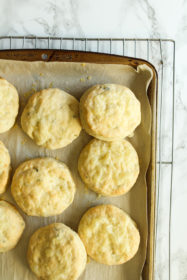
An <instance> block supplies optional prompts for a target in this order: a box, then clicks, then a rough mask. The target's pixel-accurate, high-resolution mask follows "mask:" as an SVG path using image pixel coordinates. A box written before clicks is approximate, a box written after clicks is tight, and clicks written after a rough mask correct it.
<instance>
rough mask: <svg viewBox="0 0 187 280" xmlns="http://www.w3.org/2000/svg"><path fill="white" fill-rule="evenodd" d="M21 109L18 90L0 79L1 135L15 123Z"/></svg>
mask: <svg viewBox="0 0 187 280" xmlns="http://www.w3.org/2000/svg"><path fill="white" fill-rule="evenodd" d="M18 109H19V96H18V92H17V90H16V88H15V87H14V86H13V85H11V84H10V83H9V82H8V81H6V80H5V79H3V78H0V133H3V132H6V131H8V130H9V129H10V128H11V127H12V126H13V125H14V123H15V119H16V117H17V114H18Z"/></svg>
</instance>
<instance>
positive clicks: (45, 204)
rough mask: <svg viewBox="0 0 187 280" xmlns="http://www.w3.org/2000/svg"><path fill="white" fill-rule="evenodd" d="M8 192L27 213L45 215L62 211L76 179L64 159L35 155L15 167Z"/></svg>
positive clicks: (68, 201)
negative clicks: (61, 160) (37, 156)
mask: <svg viewBox="0 0 187 280" xmlns="http://www.w3.org/2000/svg"><path fill="white" fill-rule="evenodd" d="M11 192H12V195H13V197H14V199H15V201H16V203H17V204H18V205H19V207H20V208H21V209H22V210H23V211H24V212H25V213H26V214H27V215H30V216H44V217H47V216H53V215H58V214H60V213H62V212H63V211H64V210H65V209H66V208H67V207H68V206H69V205H70V204H71V203H72V201H73V199H74V195H75V183H74V181H73V178H72V175H71V172H70V170H69V168H68V167H67V166H66V165H65V164H64V163H62V162H60V161H57V160H55V159H53V158H35V159H31V160H28V161H25V162H23V163H22V164H20V165H19V167H18V168H17V169H16V171H15V173H14V176H13V179H12V185H11Z"/></svg>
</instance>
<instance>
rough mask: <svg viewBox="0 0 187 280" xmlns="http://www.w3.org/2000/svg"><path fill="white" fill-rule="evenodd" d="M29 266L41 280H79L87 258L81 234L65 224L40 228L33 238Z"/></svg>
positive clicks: (30, 245) (29, 247)
mask: <svg viewBox="0 0 187 280" xmlns="http://www.w3.org/2000/svg"><path fill="white" fill-rule="evenodd" d="M27 259H28V263H29V265H30V268H31V270H32V271H33V272H34V273H35V274H36V275H37V277H38V278H40V279H45V280H60V279H64V280H65V279H66V280H76V279H78V277H79V276H80V275H81V274H82V272H83V270H84V269H85V266H86V261H87V255H86V250H85V248H84V245H83V243H82V241H81V239H80V238H79V236H78V234H77V233H76V232H74V231H73V230H72V229H70V228H69V227H67V226H66V225H64V224H62V223H54V224H50V225H48V226H45V227H42V228H39V229H38V230H37V231H36V232H35V233H34V234H33V235H32V236H31V238H30V241H29V246H28V253H27Z"/></svg>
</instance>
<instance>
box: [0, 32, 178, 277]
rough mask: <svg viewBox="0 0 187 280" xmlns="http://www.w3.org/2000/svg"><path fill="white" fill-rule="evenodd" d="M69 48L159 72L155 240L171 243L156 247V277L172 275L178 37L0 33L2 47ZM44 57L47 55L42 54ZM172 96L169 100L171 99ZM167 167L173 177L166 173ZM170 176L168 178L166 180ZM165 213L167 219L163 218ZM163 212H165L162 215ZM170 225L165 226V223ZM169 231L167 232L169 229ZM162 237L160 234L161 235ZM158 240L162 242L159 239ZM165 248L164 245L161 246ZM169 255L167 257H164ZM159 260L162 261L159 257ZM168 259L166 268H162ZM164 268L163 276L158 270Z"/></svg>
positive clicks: (0, 45) (0, 46)
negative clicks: (131, 60)
mask: <svg viewBox="0 0 187 280" xmlns="http://www.w3.org/2000/svg"><path fill="white" fill-rule="evenodd" d="M29 48H30V49H33V48H37V49H68V50H83V51H96V52H102V53H110V54H118V55H123V56H132V57H139V58H143V59H145V60H148V61H150V62H151V63H152V64H153V65H154V66H155V68H156V69H157V72H158V79H159V83H158V122H157V123H158V135H157V137H158V154H157V199H156V201H157V205H156V232H155V237H156V241H157V240H158V239H159V238H160V241H162V239H163V233H164V246H165V247H166V244H168V245H167V246H168V248H166V249H167V252H168V256H165V257H164V259H162V256H160V255H159V252H160V249H161V248H157V247H158V246H157V245H156V247H155V262H156V263H155V268H156V270H155V271H156V273H155V279H169V280H170V279H171V222H172V188H173V163H174V117H175V114H174V113H175V41H173V40H170V39H139V38H127V39H126V38H63V37H31V36H25V37H24V36H11V37H8V36H5V37H0V49H29ZM43 59H44V60H45V57H43ZM168 100H169V101H168ZM166 169H168V170H169V173H168V174H170V178H168V176H167V178H166V177H164V176H163V175H164V173H165V170H166ZM168 179H169V182H167V180H168ZM165 184H167V185H168V188H167V190H166V191H167V192H166V195H167V197H168V196H169V208H168V209H163V207H162V208H161V207H160V205H161V203H160V202H161V200H162V199H163V200H164V199H165V194H164V193H163V188H162V186H163V185H165ZM164 188H165V186H164ZM163 213H164V216H166V223H165V221H162V219H163ZM161 214H162V215H161ZM165 224H166V225H167V229H166V225H165ZM166 232H167V236H166V234H165V233H166ZM159 235H160V236H161V237H160V236H159ZM156 244H161V246H163V244H162V242H159V243H157V242H156ZM163 249H165V248H162V250H163ZM165 259H166V261H165ZM158 260H160V262H159V261H158ZM163 262H165V271H163V267H161V266H162V265H163ZM161 269H162V272H163V275H162V277H161V278H160V275H159V274H158V271H160V270H161Z"/></svg>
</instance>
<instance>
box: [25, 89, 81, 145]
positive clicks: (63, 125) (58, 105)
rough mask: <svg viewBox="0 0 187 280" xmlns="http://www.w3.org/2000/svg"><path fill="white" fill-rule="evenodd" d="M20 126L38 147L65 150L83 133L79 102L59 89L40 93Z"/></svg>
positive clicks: (33, 98)
mask: <svg viewBox="0 0 187 280" xmlns="http://www.w3.org/2000/svg"><path fill="white" fill-rule="evenodd" d="M21 125H22V128H23V130H24V131H25V132H26V133H27V135H28V136H29V137H30V138H32V139H33V140H34V141H35V143H36V144H37V145H39V146H43V147H45V148H48V149H51V150H53V149H59V148H62V147H65V146H67V145H68V144H70V143H71V142H72V141H73V140H74V139H76V138H77V137H78V136H79V134H80V131H81V125H80V120H79V102H78V101H77V99H76V98H75V97H74V96H72V95H70V94H68V93H67V92H65V91H63V90H60V89H57V88H49V89H44V90H41V91H40V92H37V93H35V94H33V95H32V96H31V97H30V99H29V101H28V103H27V105H26V106H25V108H24V111H23V114H22V116H21Z"/></svg>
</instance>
